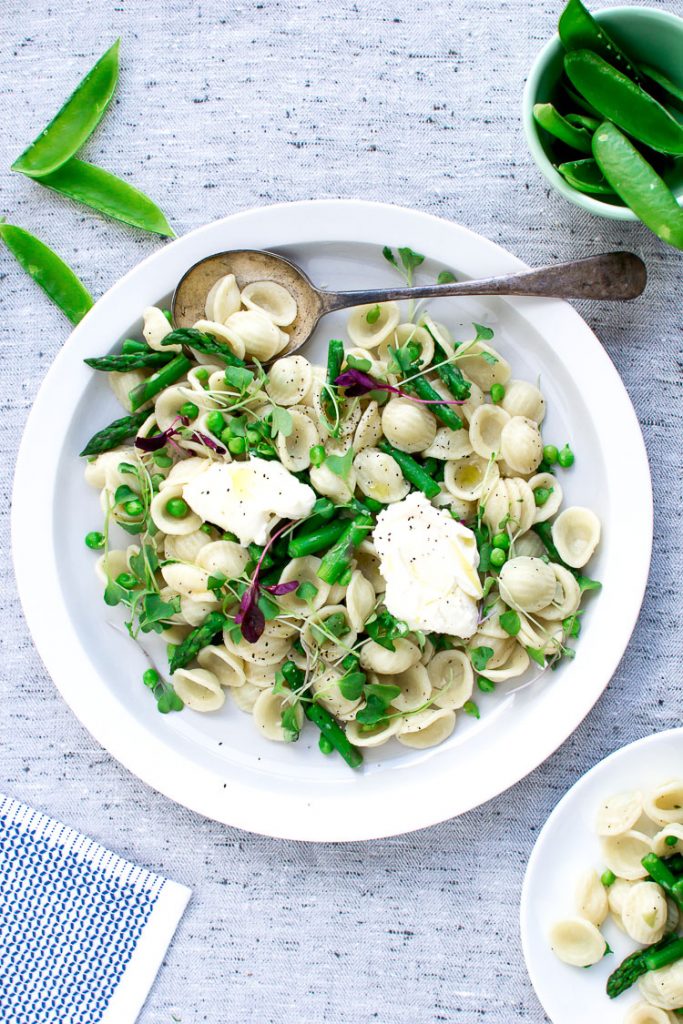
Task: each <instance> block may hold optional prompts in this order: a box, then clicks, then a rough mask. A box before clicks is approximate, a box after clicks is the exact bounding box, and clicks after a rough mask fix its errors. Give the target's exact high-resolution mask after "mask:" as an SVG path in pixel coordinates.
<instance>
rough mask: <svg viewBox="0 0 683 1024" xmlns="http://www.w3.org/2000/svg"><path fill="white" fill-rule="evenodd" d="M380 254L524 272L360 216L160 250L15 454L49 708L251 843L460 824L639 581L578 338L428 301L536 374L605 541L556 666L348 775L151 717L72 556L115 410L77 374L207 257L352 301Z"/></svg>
mask: <svg viewBox="0 0 683 1024" xmlns="http://www.w3.org/2000/svg"><path fill="white" fill-rule="evenodd" d="M385 244H388V245H392V246H398V245H410V246H412V247H413V248H414V249H417V250H419V251H421V252H423V253H426V254H427V256H428V261H427V262H426V263H425V264H424V266H423V267H422V268H421V270H420V277H421V278H424V279H431V280H433V279H434V278H435V277H436V274H437V273H438V271H439V270H440V269H442V268H443V267H449V268H451V269H453V270H454V271H455V272H456V273H458V274H460V275H461V276H471V277H483V276H488V275H491V274H495V273H504V272H507V271H510V270H516V269H519V268H521V267H522V266H523V264H522V263H521V262H520V261H519V260H517V259H515V257H513V256H511V255H510V254H509V253H506V252H505V251H504V250H503V249H500V248H499V247H498V246H496V245H494V244H493V243H492V242H489V241H487V240H486V239H484V238H481V237H479V236H478V235H475V234H473V233H472V232H470V231H468V230H467V229H465V228H463V227H459V226H458V225H455V224H449V223H447V222H446V221H443V220H439V219H437V218H435V217H430V216H427V215H426V214H422V213H417V212H414V211H410V210H403V209H399V208H397V207H392V206H383V205H380V204H376V203H362V202H341V201H321V202H308V203H292V204H287V205H284V206H271V207H268V208H265V209H258V210H252V211H248V212H247V213H242V214H237V215H236V216H234V217H228V218H226V219H225V220H222V221H218V222H216V223H215V224H210V225H208V226H207V227H204V228H200V229H199V230H197V231H193V232H192V233H191V234H189V235H187V236H186V237H184V238H180V239H178V240H177V241H176V242H173V243H172V244H170V245H167V246H166V247H165V248H163V249H161V250H160V251H159V252H158V253H156V254H155V255H154V256H151V257H150V258H149V259H147V260H145V261H144V262H143V263H141V264H140V266H139V267H137V268H136V269H135V270H133V271H132V272H131V273H129V274H127V275H126V276H125V277H124V278H122V280H121V281H119V283H118V284H117V285H115V286H114V287H113V288H112V289H111V290H110V291H109V292H107V294H106V295H105V296H103V298H102V299H100V301H99V302H98V303H97V304H96V306H95V307H94V308H93V309H92V310H91V312H90V313H88V315H87V316H86V317H85V319H84V320H83V321H82V322H81V323H80V324H79V326H78V327H77V328H76V329H75V330H74V332H73V334H72V336H71V337H70V339H69V341H68V342H67V343H66V345H65V346H64V349H63V351H62V352H61V353H60V354H59V356H58V357H57V359H56V360H55V363H54V365H53V366H52V368H51V369H50V372H49V373H48V375H47V377H46V379H45V382H44V384H43V386H42V388H41V390H40V392H39V394H38V397H37V399H36V402H35V405H34V407H33V411H32V412H31V415H30V417H29V420H28V423H27V426H26V432H25V435H24V438H23V441H22V445H21V450H20V453H19V460H18V464H17V472H16V479H15V487H14V511H13V548H14V559H15V566H16V574H17V579H18V584H19V592H20V595H21V600H22V602H23V605H24V610H25V613H26V617H27V620H28V623H29V626H30V629H31V631H32V633H33V637H34V639H35V642H36V645H37V647H38V650H39V651H40V654H41V656H42V658H43V660H44V662H45V664H46V666H47V668H48V670H49V671H50V673H51V675H52V676H53V678H54V680H55V682H56V684H57V686H58V687H59V689H60V691H61V693H62V694H63V696H64V698H65V699H66V700H67V701H68V703H69V704H70V705H71V707H72V708H73V710H74V711H75V713H76V714H77V715H78V717H79V718H80V720H81V721H82V722H83V723H84V725H85V726H86V727H87V728H88V729H89V730H90V731H91V732H92V734H93V735H94V736H95V737H96V738H97V739H98V740H99V741H100V743H102V744H103V745H104V746H105V747H106V748H107V749H108V750H109V751H111V753H112V754H113V755H114V756H115V757H117V758H118V759H119V760H120V761H121V762H122V763H123V764H125V765H126V766H127V767H128V768H129V769H130V770H131V771H132V772H134V773H135V774H136V775H138V776H140V778H142V779H144V780H145V781H146V782H148V783H149V784H150V785H152V786H154V787H155V788H156V789H159V790H161V791H162V792H163V793H165V794H167V795H168V796H170V797H172V798H173V799H174V800H177V801H178V802H180V803H183V804H185V805H186V806H188V807H191V808H193V809H194V810H197V811H199V812H200V813H202V814H206V815H208V816H209V817H213V818H216V819H218V820H219V821H224V822H226V823H228V824H231V825H238V826H240V827H242V828H246V829H250V830H252V831H255V832H261V833H265V834H268V835H274V836H281V837H287V838H296V839H308V840H351V839H369V838H374V837H379V836H386V835H393V834H396V833H400V832H405V831H409V830H411V829H416V828H422V827H424V826H426V825H431V824H433V823H435V822H438V821H442V820H444V819H446V818H449V817H452V816H453V815H455V814H460V813H461V812H463V811H466V810H468V809H469V808H471V807H475V806H477V805H478V804H481V803H482V802H483V801H485V800H488V799H489V798H490V797H492V796H495V795H496V794H497V793H500V792H501V791H502V790H504V789H506V788H507V787H508V786H511V785H512V784H513V783H514V782H516V781H517V780H518V779H520V778H521V777H522V776H524V775H526V774H527V773H528V772H529V771H531V770H532V769H533V768H535V767H536V766H537V765H538V764H540V762H541V761H543V760H544V759H545V758H546V757H548V756H549V755H550V754H551V753H552V752H553V751H554V750H555V749H556V748H557V747H558V746H559V745H560V743H562V741H563V740H564V739H566V737H567V736H568V735H569V734H570V733H571V731H572V730H573V729H574V728H576V726H577V725H578V723H579V722H580V721H581V719H582V718H583V717H584V715H585V714H586V713H587V712H588V711H589V709H590V708H591V707H592V705H593V704H594V703H595V701H596V700H597V698H598V697H599V695H600V694H601V692H602V691H603V689H604V688H605V686H606V685H607V682H608V680H609V678H610V676H611V675H612V673H613V672H614V670H615V668H616V666H617V664H618V662H619V659H620V658H621V656H622V654H623V652H624V648H625V647H626V644H627V642H628V639H629V636H630V635H631V631H632V629H633V626H634V624H635V621H636V617H637V614H638V610H639V608H640V604H641V600H642V596H643V592H644V588H645V581H646V578H647V572H648V566H649V561H650V545H651V537H652V497H651V487H650V476H649V470H648V464H647V457H646V454H645V449H644V446H643V441H642V437H641V434H640V429H639V427H638V423H637V421H636V417H635V414H634V411H633V408H632V406H631V403H630V401H629V399H628V396H627V394H626V392H625V390H624V387H623V385H622V383H621V380H620V379H619V376H618V375H617V373H616V371H615V369H614V367H613V366H612V363H611V362H610V360H609V358H608V357H607V355H606V353H605V351H604V350H603V349H602V347H601V346H600V344H599V342H598V341H597V339H596V338H595V336H594V335H593V334H592V332H591V331H590V330H589V328H588V327H587V326H586V324H585V323H584V321H583V320H582V319H581V318H580V317H579V316H578V315H577V314H576V313H575V312H574V310H573V309H571V307H570V306H568V305H566V304H565V303H562V302H556V301H553V300H544V299H525V300H524V299H522V300H515V301H509V302H508V301H504V300H501V299H482V300H477V299H459V300H454V299H451V300H447V299H445V300H441V301H440V302H438V303H433V304H432V307H431V308H432V312H433V313H434V315H435V316H436V318H437V319H442V320H444V321H446V322H447V323H448V324H449V325H454V326H456V328H457V333H458V336H459V337H462V338H466V337H468V336H471V335H470V333H469V332H470V331H471V326H470V323H471V321H473V320H475V321H477V322H479V323H486V324H490V325H491V326H492V327H493V328H494V329H495V331H496V338H495V342H494V344H496V345H497V346H500V348H501V349H502V351H503V352H504V354H505V355H506V357H507V358H509V360H510V362H511V363H512V366H513V368H514V373H515V374H516V375H517V376H520V377H526V378H529V379H532V380H534V379H536V377H539V376H540V379H541V384H542V387H543V390H544V392H545V394H546V397H547V399H548V406H549V414H548V417H547V421H546V424H545V426H544V433H545V436H546V438H547V440H549V441H550V440H552V441H555V442H557V443H559V444H563V443H564V442H565V441H569V442H570V443H571V445H572V447H573V449H574V451H575V452H576V456H577V458H576V465H575V467H574V468H573V469H572V470H571V471H569V472H568V473H566V474H564V476H563V479H562V486H563V487H564V488H565V492H566V500H567V502H568V503H574V504H586V505H590V506H591V507H592V508H594V509H595V510H596V511H597V513H598V514H599V516H600V518H601V520H602V523H603V536H604V540H603V542H602V544H601V547H600V551H599V554H598V556H597V557H596V558H595V559H594V561H593V563H591V567H590V568H591V571H592V572H594V574H595V575H596V576H597V577H598V578H599V579H601V580H602V581H603V582H604V589H603V591H602V593H601V594H600V596H599V598H598V599H595V598H591V600H590V601H589V605H590V608H589V611H588V613H587V614H586V616H585V620H584V621H585V626H584V630H583V634H582V636H581V642H580V645H579V654H578V656H577V658H576V660H575V662H574V663H572V664H566V665H564V666H563V667H562V668H561V669H560V670H559V671H557V672H555V673H551V672H548V673H546V674H545V675H544V676H543V677H542V679H539V680H537V681H536V682H534V683H532V684H531V685H529V686H527V687H524V688H522V689H520V690H518V692H515V693H513V692H511V690H512V689H513V688H512V687H510V688H509V689H507V690H506V688H501V689H500V691H499V692H498V693H496V694H494V695H490V696H486V697H485V696H484V695H483V694H482V695H480V696H481V699H480V701H479V703H480V705H481V709H482V718H481V721H480V722H475V721H474V720H473V719H471V718H467V716H466V715H462V716H460V719H459V722H458V725H457V726H456V730H455V732H454V734H453V736H452V737H451V738H450V740H449V741H448V742H447V743H445V744H443V745H442V746H440V747H437V748H435V749H433V750H428V751H419V752H418V751H410V750H408V749H407V748H405V747H400V746H399V745H398V744H396V743H393V744H392V745H391V748H390V749H388V748H382V753H381V754H374V755H373V753H372V752H369V754H368V756H367V757H366V763H365V767H364V769H363V771H362V772H357V773H354V772H352V771H351V770H350V769H348V768H347V767H346V765H345V764H343V762H341V759H340V758H336V757H329V758H324V757H322V756H320V754H319V752H318V750H317V735H316V731H315V730H314V729H313V728H312V727H309V728H307V729H306V730H305V731H304V733H303V736H302V739H301V740H300V741H299V743H296V744H292V745H281V744H273V743H269V742H268V741H266V740H262V739H261V738H260V737H259V736H257V735H256V730H255V729H254V727H253V724H252V722H251V720H250V718H249V717H248V716H246V715H244V714H242V713H241V712H240V711H238V710H237V709H236V707H235V706H234V705H233V704H232V702H228V703H226V706H225V707H224V708H223V709H222V710H221V711H220V712H219V713H218V714H216V715H199V714H196V713H193V712H189V711H186V712H183V713H181V714H172V715H168V716H161V715H159V714H158V713H157V711H156V708H155V705H154V702H153V700H151V698H150V694H149V693H148V691H146V690H145V688H144V687H143V686H142V684H141V682H140V675H141V673H142V671H143V669H144V668H145V667H146V662H145V660H144V658H143V656H142V654H141V653H140V651H139V650H138V648H137V647H136V646H135V644H133V643H132V641H130V640H128V639H127V638H126V637H125V636H123V635H121V634H120V633H119V632H117V631H116V630H114V629H112V628H110V627H109V626H108V625H106V622H107V621H108V620H110V619H111V618H112V613H111V610H109V609H107V608H106V606H105V605H104V604H103V602H102V599H101V593H100V586H99V584H98V582H97V580H96V579H95V576H94V573H93V561H94V559H93V554H92V552H90V551H88V550H87V548H86V547H85V546H84V544H83V536H84V534H85V533H86V532H87V531H88V530H92V529H99V528H101V517H100V512H99V504H98V497H97V494H96V493H95V492H94V491H92V490H91V489H90V488H88V487H87V486H86V485H85V483H84V481H83V465H82V460H79V458H78V456H77V453H78V452H79V451H80V449H81V448H82V447H83V444H84V442H85V441H86V440H87V438H88V437H90V435H91V434H92V433H94V432H95V430H97V429H99V428H101V427H102V426H103V425H105V424H106V423H108V422H109V421H110V420H112V419H114V418H115V417H117V416H120V415H121V412H120V409H119V408H118V407H117V405H116V402H115V401H114V399H113V397H112V395H111V393H110V392H109V389H108V386H107V383H106V380H105V379H104V376H103V375H101V374H95V373H93V372H91V371H90V370H89V369H88V368H87V367H86V366H84V364H83V362H82V360H83V358H84V357H85V356H88V355H94V354H100V353H103V352H107V351H109V350H112V349H115V348H116V347H117V346H118V345H119V341H120V339H121V338H123V337H126V336H128V335H130V334H131V333H132V334H133V335H135V334H137V333H139V330H140V323H141V322H140V314H141V311H142V309H143V308H144V307H145V306H147V305H150V304H152V303H160V302H163V301H164V300H166V299H167V297H168V296H169V295H170V293H171V291H172V289H173V287H174V285H175V283H176V282H177V281H178V279H179V278H180V276H181V275H182V274H183V273H184V271H185V270H187V268H188V267H189V266H190V265H191V264H192V263H194V262H195V261H196V260H198V259H200V258H201V257H203V256H207V255H209V254H210V253H214V252H218V251H220V250H223V249H232V248H241V247H253V248H264V249H265V248H272V249H277V250H278V251H281V252H283V253H285V254H286V255H288V256H290V257H291V258H293V259H294V260H295V261H297V262H298V263H300V264H301V265H302V266H303V268H304V269H305V270H306V271H307V272H308V273H309V275H310V276H311V278H312V279H313V280H314V281H315V282H318V283H320V284H326V285H329V286H331V287H334V288H359V287H368V286H372V285H380V284H382V283H390V282H395V281H396V274H395V271H393V270H392V268H391V267H389V265H388V264H387V263H386V261H385V260H384V259H383V258H382V254H381V247H382V246H383V245H385ZM568 255H572V254H568ZM344 324H345V317H344V315H343V314H337V315H333V316H330V317H327V318H326V319H325V320H324V321H323V322H322V325H321V327H320V328H319V329H318V332H317V336H316V338H315V340H314V344H313V346H312V347H311V350H310V352H309V353H308V354H312V355H313V357H314V358H315V357H316V356H317V357H318V358H320V357H321V356H322V353H323V352H324V349H325V346H326V342H327V340H328V339H329V338H330V337H334V336H337V337H339V336H343V332H344ZM458 325H461V326H458ZM37 538H40V543H37V540H36V539H37ZM634 538H635V541H634ZM624 551H628V552H629V558H628V559H625V558H623V552H624Z"/></svg>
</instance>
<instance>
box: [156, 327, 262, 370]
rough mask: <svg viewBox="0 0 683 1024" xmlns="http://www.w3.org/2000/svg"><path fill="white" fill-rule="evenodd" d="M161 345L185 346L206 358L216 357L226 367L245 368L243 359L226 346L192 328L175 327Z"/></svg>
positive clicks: (211, 336)
mask: <svg viewBox="0 0 683 1024" xmlns="http://www.w3.org/2000/svg"><path fill="white" fill-rule="evenodd" d="M161 344H162V345H187V346H188V347H189V348H193V349H195V351H196V352H203V353H204V355H207V356H218V358H219V359H222V360H223V362H224V363H227V364H228V366H246V365H247V364H246V363H245V361H244V359H240V358H239V357H238V356H236V355H235V353H234V352H233V351H232V349H231V348H229V347H228V345H226V344H224V342H222V341H218V339H217V338H214V337H213V335H210V334H204V332H203V331H198V330H196V328H194V327H176V329H175V330H174V331H171V333H170V334H167V335H166V337H165V338H162V340H161Z"/></svg>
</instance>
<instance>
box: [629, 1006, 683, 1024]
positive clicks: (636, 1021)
mask: <svg viewBox="0 0 683 1024" xmlns="http://www.w3.org/2000/svg"><path fill="white" fill-rule="evenodd" d="M624 1024H673V1018H672V1017H671V1016H670V1015H669V1014H668V1013H667V1012H666V1010H660V1009H659V1007H657V1006H651V1005H650V1003H636V1005H635V1006H632V1007H631V1009H630V1010H629V1011H628V1013H627V1014H626V1016H625V1017H624Z"/></svg>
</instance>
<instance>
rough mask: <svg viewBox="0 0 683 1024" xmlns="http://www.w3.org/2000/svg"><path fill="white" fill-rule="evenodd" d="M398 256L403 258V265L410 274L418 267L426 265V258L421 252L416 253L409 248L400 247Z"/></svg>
mask: <svg viewBox="0 0 683 1024" xmlns="http://www.w3.org/2000/svg"><path fill="white" fill-rule="evenodd" d="M398 254H399V256H400V257H401V263H402V264H403V266H404V267H405V269H406V272H407V273H408V274H412V272H413V270H415V268H416V267H419V266H421V264H423V263H424V261H425V258H424V256H423V255H422V253H421V252H415V250H414V249H411V248H410V247H409V246H407V245H406V246H403V247H399V250H398Z"/></svg>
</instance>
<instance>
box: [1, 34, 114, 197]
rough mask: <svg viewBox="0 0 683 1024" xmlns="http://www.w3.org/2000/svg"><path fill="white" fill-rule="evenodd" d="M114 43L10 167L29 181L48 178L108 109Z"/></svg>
mask: <svg viewBox="0 0 683 1024" xmlns="http://www.w3.org/2000/svg"><path fill="white" fill-rule="evenodd" d="M119 43H120V40H119V39H117V40H116V42H115V43H114V45H113V46H111V47H110V48H109V49H108V50H107V52H106V53H104V54H103V55H102V56H101V57H100V59H99V60H98V61H97V63H96V64H95V66H94V67H93V68H91V70H90V71H89V72H88V74H87V75H86V76H85V78H84V79H83V80H82V81H81V82H80V84H79V85H78V86H77V87H76V89H75V91H74V92H73V93H72V94H71V96H70V97H69V99H68V100H67V101H66V103H65V104H64V106H63V107H62V108H61V110H60V111H59V112H58V113H57V114H56V115H55V117H53V119H52V120H51V121H50V123H49V124H48V126H47V128H44V129H43V130H42V131H41V133H40V135H38V137H37V138H36V139H35V140H34V141H33V142H32V143H31V145H30V146H29V147H28V149H26V150H25V151H24V152H23V153H22V154H21V156H20V157H18V158H17V159H16V160H15V161H14V163H13V164H12V170H13V171H20V172H21V173H22V174H27V175H28V176H29V177H32V178H39V177H41V176H42V175H44V174H50V172H51V171H55V170H56V169H57V168H58V167H61V165H62V164H63V163H66V161H67V160H68V159H69V158H70V157H72V156H73V155H74V153H76V152H78V150H79V149H80V148H81V146H82V145H83V143H84V142H85V141H86V139H87V138H88V137H89V136H90V135H91V134H92V132H93V131H94V130H95V128H96V127H97V125H98V124H99V122H100V120H101V119H102V115H103V114H104V112H105V110H106V109H107V107H108V106H109V103H110V101H111V98H112V96H113V95H114V89H115V88H116V83H117V81H118V77H119Z"/></svg>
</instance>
